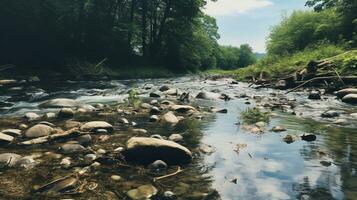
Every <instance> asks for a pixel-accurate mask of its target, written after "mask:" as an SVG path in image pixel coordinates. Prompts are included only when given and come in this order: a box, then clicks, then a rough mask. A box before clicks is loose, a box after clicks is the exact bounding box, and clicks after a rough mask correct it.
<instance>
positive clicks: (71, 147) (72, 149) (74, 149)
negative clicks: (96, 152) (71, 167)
mask: <svg viewBox="0 0 357 200" xmlns="http://www.w3.org/2000/svg"><path fill="white" fill-rule="evenodd" d="M60 150H61V152H62V153H64V154H72V153H84V152H85V151H86V148H84V147H83V146H82V145H80V144H64V145H62V146H61V148H60Z"/></svg>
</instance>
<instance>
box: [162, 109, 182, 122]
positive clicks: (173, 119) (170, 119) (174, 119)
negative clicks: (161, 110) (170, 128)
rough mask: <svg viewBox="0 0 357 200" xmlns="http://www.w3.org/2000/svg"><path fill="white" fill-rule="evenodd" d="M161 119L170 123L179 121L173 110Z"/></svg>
mask: <svg viewBox="0 0 357 200" xmlns="http://www.w3.org/2000/svg"><path fill="white" fill-rule="evenodd" d="M161 119H162V121H163V122H164V123H169V124H177V123H178V122H179V120H178V119H177V117H176V116H175V115H174V114H173V113H172V112H168V113H166V114H164V115H163V116H162V118H161Z"/></svg>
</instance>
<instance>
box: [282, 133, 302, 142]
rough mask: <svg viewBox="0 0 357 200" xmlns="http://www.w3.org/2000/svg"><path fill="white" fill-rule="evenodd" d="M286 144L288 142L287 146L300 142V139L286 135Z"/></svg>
mask: <svg viewBox="0 0 357 200" xmlns="http://www.w3.org/2000/svg"><path fill="white" fill-rule="evenodd" d="M283 140H284V142H286V143H287V144H291V143H293V142H295V141H297V140H299V139H298V137H296V136H295V135H290V134H289V135H286V136H285V137H284V139H283Z"/></svg>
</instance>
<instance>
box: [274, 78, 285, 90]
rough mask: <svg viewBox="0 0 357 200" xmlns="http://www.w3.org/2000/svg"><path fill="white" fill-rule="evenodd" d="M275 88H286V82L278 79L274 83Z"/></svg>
mask: <svg viewBox="0 0 357 200" xmlns="http://www.w3.org/2000/svg"><path fill="white" fill-rule="evenodd" d="M275 88H276V89H286V88H287V83H286V81H285V80H280V81H278V82H277V83H276V84H275Z"/></svg>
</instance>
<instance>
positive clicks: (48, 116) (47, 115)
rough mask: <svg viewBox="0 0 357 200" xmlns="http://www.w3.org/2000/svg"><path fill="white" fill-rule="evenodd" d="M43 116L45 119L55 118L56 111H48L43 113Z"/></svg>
mask: <svg viewBox="0 0 357 200" xmlns="http://www.w3.org/2000/svg"><path fill="white" fill-rule="evenodd" d="M44 117H45V118H46V119H53V118H56V113H53V112H49V113H46V114H45V115H44Z"/></svg>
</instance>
